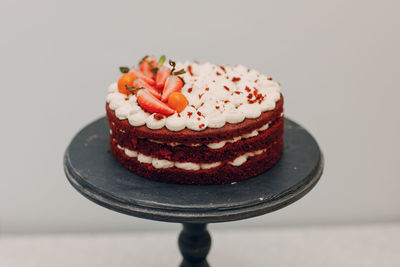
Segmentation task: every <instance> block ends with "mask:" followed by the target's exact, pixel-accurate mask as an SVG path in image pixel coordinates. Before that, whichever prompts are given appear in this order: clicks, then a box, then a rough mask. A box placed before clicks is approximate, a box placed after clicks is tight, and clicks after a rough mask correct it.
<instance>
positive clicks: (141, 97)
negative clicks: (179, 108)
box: [136, 89, 175, 116]
mask: <svg viewBox="0 0 400 267" xmlns="http://www.w3.org/2000/svg"><path fill="white" fill-rule="evenodd" d="M136 97H137V101H138V103H139V105H140V106H141V107H142V108H143V109H144V110H145V111H147V112H149V113H161V114H163V115H167V116H169V115H172V114H174V113H175V110H173V109H172V108H170V107H168V106H167V104H165V103H163V102H161V101H160V100H158V99H157V98H156V97H155V96H154V95H152V94H151V93H150V92H149V91H147V90H143V89H142V90H139V91H138V92H137V94H136Z"/></svg>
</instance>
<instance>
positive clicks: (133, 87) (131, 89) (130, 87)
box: [125, 85, 145, 95]
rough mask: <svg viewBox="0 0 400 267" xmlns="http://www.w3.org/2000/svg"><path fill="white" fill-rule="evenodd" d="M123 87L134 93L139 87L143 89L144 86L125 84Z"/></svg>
mask: <svg viewBox="0 0 400 267" xmlns="http://www.w3.org/2000/svg"><path fill="white" fill-rule="evenodd" d="M125 88H126V90H128V91H129V92H131V93H132V94H133V95H134V94H136V92H137V91H139V90H140V89H145V88H144V87H140V88H137V87H135V86H128V85H125Z"/></svg>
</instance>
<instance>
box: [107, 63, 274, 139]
mask: <svg viewBox="0 0 400 267" xmlns="http://www.w3.org/2000/svg"><path fill="white" fill-rule="evenodd" d="M189 66H190V67H191V68H190V71H189ZM176 68H177V69H181V68H184V69H185V70H186V73H185V74H183V75H181V77H182V78H183V79H184V81H185V85H184V87H183V88H182V93H183V94H184V95H185V96H186V98H187V99H188V102H189V105H188V106H187V107H186V109H185V110H184V111H182V112H181V114H180V116H178V114H177V113H175V114H173V115H171V116H169V117H168V118H166V119H161V120H156V119H154V114H149V113H148V112H145V111H143V110H142V108H141V107H140V105H139V104H138V103H137V99H136V97H135V96H133V95H130V96H129V97H127V96H126V95H124V94H121V93H119V92H118V86H117V84H116V83H112V84H111V85H110V86H109V88H108V95H107V103H109V107H110V108H111V109H112V110H115V112H116V115H117V117H118V118H119V119H121V120H124V119H128V120H129V123H130V124H131V125H132V126H142V125H146V126H147V127H148V128H150V129H154V130H155V129H161V128H163V127H167V129H169V130H171V131H181V130H183V129H184V128H188V129H191V130H194V131H202V130H204V129H206V128H207V127H210V128H221V127H223V126H224V125H225V124H226V123H233V124H235V123H240V122H242V121H243V120H244V119H246V118H249V119H254V118H258V117H259V116H260V115H261V113H262V112H265V111H268V110H273V109H275V105H276V102H277V101H278V100H279V99H280V86H279V84H278V83H277V82H274V81H272V80H270V79H269V78H268V77H267V76H264V75H262V74H260V73H258V72H257V71H255V70H249V69H247V68H246V67H244V66H242V65H237V66H233V67H232V66H223V67H221V66H218V65H214V64H210V63H204V64H198V63H194V62H185V63H179V62H177V66H176ZM191 74H193V75H191ZM188 113H191V115H188Z"/></svg>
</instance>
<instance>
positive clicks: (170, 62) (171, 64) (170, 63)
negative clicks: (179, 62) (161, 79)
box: [169, 59, 176, 74]
mask: <svg viewBox="0 0 400 267" xmlns="http://www.w3.org/2000/svg"><path fill="white" fill-rule="evenodd" d="M169 65H170V66H171V67H172V70H171V74H172V72H174V70H175V66H176V63H175V61H172V60H171V59H170V60H169Z"/></svg>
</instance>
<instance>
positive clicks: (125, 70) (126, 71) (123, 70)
mask: <svg viewBox="0 0 400 267" xmlns="http://www.w3.org/2000/svg"><path fill="white" fill-rule="evenodd" d="M119 70H120V71H121V72H122V73H128V72H129V70H130V69H129V67H119Z"/></svg>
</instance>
